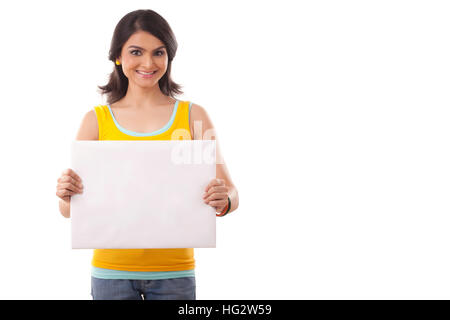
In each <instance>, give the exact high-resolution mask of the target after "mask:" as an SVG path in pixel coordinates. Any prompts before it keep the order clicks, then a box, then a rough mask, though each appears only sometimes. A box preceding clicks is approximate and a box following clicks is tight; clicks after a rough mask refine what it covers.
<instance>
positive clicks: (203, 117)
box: [190, 103, 239, 212]
mask: <svg viewBox="0 0 450 320" xmlns="http://www.w3.org/2000/svg"><path fill="white" fill-rule="evenodd" d="M190 129H191V135H192V137H193V139H194V140H216V159H217V163H216V178H217V179H222V180H223V181H224V182H225V186H226V187H227V189H228V190H227V194H228V196H229V197H230V202H231V208H230V210H229V212H232V211H234V210H236V209H237V208H238V207H239V194H238V191H237V188H236V186H235V185H234V184H233V181H232V180H231V176H230V173H229V172H228V169H227V166H226V164H225V161H224V159H223V157H222V153H221V151H220V147H219V141H218V139H217V134H216V132H215V129H214V126H213V124H212V121H211V119H210V118H209V116H208V113H207V112H206V110H205V109H204V108H203V107H201V106H199V105H197V104H194V103H193V104H192V107H191V114H190ZM213 200H214V199H213ZM218 209H219V210H217V211H218V212H220V211H221V210H220V208H218Z"/></svg>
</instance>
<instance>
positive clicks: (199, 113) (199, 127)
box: [189, 103, 214, 140]
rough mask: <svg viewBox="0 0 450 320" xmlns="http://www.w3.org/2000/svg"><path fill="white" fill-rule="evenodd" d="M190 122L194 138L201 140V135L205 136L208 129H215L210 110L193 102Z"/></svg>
mask: <svg viewBox="0 0 450 320" xmlns="http://www.w3.org/2000/svg"><path fill="white" fill-rule="evenodd" d="M189 124H190V127H191V134H192V136H193V137H194V140H201V138H200V136H201V137H204V136H205V132H206V131H208V130H210V131H211V130H214V125H213V123H212V121H211V118H210V117H209V115H208V112H207V111H206V109H205V108H204V107H203V106H201V105H199V104H196V103H192V106H191V114H190V121H189Z"/></svg>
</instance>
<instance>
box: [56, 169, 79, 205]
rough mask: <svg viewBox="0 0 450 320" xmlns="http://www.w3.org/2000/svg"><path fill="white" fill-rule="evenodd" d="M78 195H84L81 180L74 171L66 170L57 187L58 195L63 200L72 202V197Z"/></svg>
mask: <svg viewBox="0 0 450 320" xmlns="http://www.w3.org/2000/svg"><path fill="white" fill-rule="evenodd" d="M77 193H83V184H82V183H81V178H80V177H79V176H78V175H77V174H76V173H75V171H73V170H72V169H66V170H64V171H63V173H62V174H61V177H59V179H58V184H57V185H56V195H57V196H58V197H59V198H61V200H64V201H66V202H70V197H71V196H73V195H74V194H77Z"/></svg>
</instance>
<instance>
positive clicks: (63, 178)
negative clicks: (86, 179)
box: [58, 175, 83, 188]
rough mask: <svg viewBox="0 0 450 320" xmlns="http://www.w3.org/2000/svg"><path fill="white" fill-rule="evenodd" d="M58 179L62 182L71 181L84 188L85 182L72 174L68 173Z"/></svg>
mask: <svg viewBox="0 0 450 320" xmlns="http://www.w3.org/2000/svg"><path fill="white" fill-rule="evenodd" d="M58 180H59V182H60V183H63V182H69V183H71V184H73V185H75V186H77V187H78V188H83V184H82V183H81V182H80V181H78V180H76V179H74V178H72V177H71V176H68V175H65V176H63V177H61V178H59V179H58Z"/></svg>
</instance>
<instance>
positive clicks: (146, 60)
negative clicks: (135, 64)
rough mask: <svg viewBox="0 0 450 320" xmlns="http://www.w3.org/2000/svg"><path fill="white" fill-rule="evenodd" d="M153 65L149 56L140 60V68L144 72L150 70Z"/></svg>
mask: <svg viewBox="0 0 450 320" xmlns="http://www.w3.org/2000/svg"><path fill="white" fill-rule="evenodd" d="M152 65H153V59H152V57H151V56H146V57H144V58H143V59H142V62H141V66H142V68H145V69H146V70H148V69H150V67H151V66H152Z"/></svg>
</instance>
